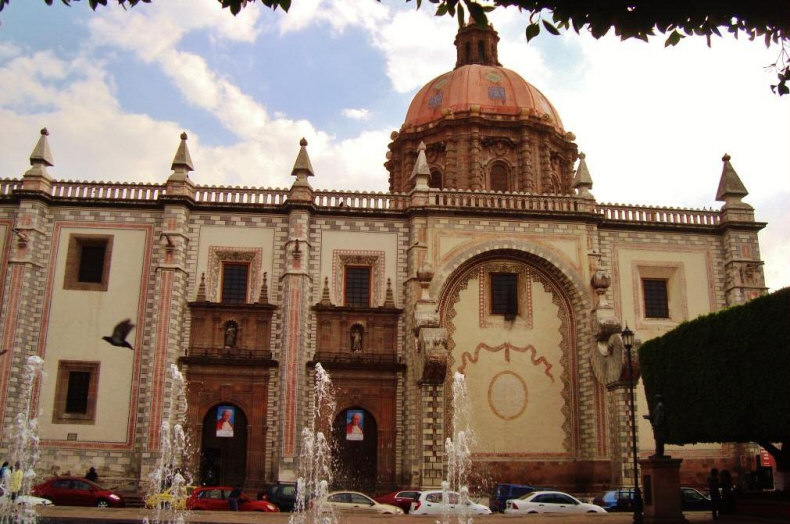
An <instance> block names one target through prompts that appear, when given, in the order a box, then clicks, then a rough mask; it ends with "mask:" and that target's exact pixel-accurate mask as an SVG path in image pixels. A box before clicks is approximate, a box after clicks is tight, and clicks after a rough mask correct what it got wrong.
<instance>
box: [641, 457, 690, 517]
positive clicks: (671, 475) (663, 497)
mask: <svg viewBox="0 0 790 524" xmlns="http://www.w3.org/2000/svg"><path fill="white" fill-rule="evenodd" d="M681 462H683V460H682V459H673V458H670V457H663V458H654V457H650V458H649V459H647V460H640V461H639V465H640V466H641V468H642V486H644V487H643V490H642V499H643V502H644V515H645V518H644V522H645V524H658V523H662V524H674V523H678V524H681V523H686V522H688V521H687V520H686V519H685V517H683V511H682V509H681V504H680V463H681Z"/></svg>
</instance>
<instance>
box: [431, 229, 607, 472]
mask: <svg viewBox="0 0 790 524" xmlns="http://www.w3.org/2000/svg"><path fill="white" fill-rule="evenodd" d="M507 244H508V241H502V240H498V241H492V242H490V243H488V245H476V246H472V247H470V248H469V249H467V250H463V251H462V252H460V253H456V254H455V256H454V257H453V258H452V259H450V260H447V261H444V262H445V263H444V264H442V265H441V267H440V269H439V271H438V272H437V274H436V275H435V277H434V279H433V284H432V286H433V287H432V291H433V292H434V293H433V294H434V296H437V297H438V298H439V304H440V307H439V313H440V322H441V325H442V327H445V328H446V329H447V331H448V352H449V360H448V377H447V381H446V385H447V388H446V390H445V391H446V397H445V398H446V402H447V410H446V413H447V418H446V427H447V428H448V436H449V434H450V433H449V432H450V431H452V426H451V420H450V417H451V407H450V403H451V400H452V399H451V398H450V388H449V385H450V383H451V380H452V375H453V374H454V373H455V372H456V371H461V372H462V373H464V374H465V375H466V377H467V384H468V388H469V389H470V394H469V396H470V398H472V399H473V400H472V401H471V402H472V403H473V408H474V409H473V413H472V420H473V421H475V422H473V426H476V427H473V429H474V430H475V432H476V433H477V437H478V438H477V443H476V445H475V446H474V448H473V452H474V455H475V459H476V460H483V461H489V462H501V463H507V464H512V463H513V462H514V461H518V460H525V461H536V460H546V461H548V460H563V459H565V460H567V459H570V460H573V459H574V458H576V457H578V455H579V451H580V448H581V443H580V438H581V437H580V416H581V415H580V398H579V397H580V395H579V393H580V376H579V375H580V362H582V361H586V354H583V353H584V352H582V351H580V347H586V345H585V344H580V343H579V341H580V340H585V338H589V336H590V333H589V328H586V326H587V325H588V324H589V313H588V312H589V311H590V303H589V298H588V296H587V292H586V287H587V286H585V285H584V283H583V279H582V277H581V275H580V274H579V272H578V270H576V269H575V268H573V267H572V265H571V264H569V263H568V262H567V260H566V259H563V257H562V256H561V255H559V254H557V253H555V252H553V251H550V250H547V249H545V248H541V247H540V246H534V245H532V246H529V249H530V251H527V250H526V249H525V246H523V245H516V244H517V242H515V241H514V242H513V243H512V244H513V245H512V246H510V247H509V246H508V245H507ZM486 248H488V249H486ZM492 273H515V274H518V275H519V276H518V282H519V284H518V286H519V289H520V291H519V314H518V316H517V317H516V318H515V319H511V320H507V319H504V318H503V317H501V316H500V317H498V316H497V315H492V314H490V313H491V312H490V310H489V309H487V303H488V301H489V300H490V293H491V290H490V287H491V286H490V275H491V274H492ZM470 288H473V289H470ZM474 411H477V413H475V412H474ZM596 416H600V414H596ZM513 473H514V474H519V472H517V471H514V472H513ZM523 474H526V473H523Z"/></svg>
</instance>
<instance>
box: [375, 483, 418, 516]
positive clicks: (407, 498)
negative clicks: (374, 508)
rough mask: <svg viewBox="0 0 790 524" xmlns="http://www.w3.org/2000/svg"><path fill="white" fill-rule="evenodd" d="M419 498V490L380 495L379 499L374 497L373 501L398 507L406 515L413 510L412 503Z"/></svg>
mask: <svg viewBox="0 0 790 524" xmlns="http://www.w3.org/2000/svg"><path fill="white" fill-rule="evenodd" d="M419 497H420V491H419V490H416V489H407V490H403V491H393V492H392V493H387V494H386V495H379V496H378V497H373V500H375V501H376V502H381V503H382V504H389V505H390V506H397V507H399V508H400V509H402V510H403V512H404V513H408V512H409V510H410V509H411V503H412V502H414V501H415V500H417V499H418V498H419Z"/></svg>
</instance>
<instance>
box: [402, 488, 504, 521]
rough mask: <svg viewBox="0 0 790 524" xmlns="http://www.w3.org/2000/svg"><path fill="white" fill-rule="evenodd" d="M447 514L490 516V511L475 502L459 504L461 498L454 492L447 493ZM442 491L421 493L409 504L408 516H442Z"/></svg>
mask: <svg viewBox="0 0 790 524" xmlns="http://www.w3.org/2000/svg"><path fill="white" fill-rule="evenodd" d="M447 502H448V508H447V509H448V513H450V514H453V515H458V514H461V515H490V514H491V510H490V509H489V508H488V507H486V506H483V505H482V504H478V503H476V502H472V501H471V500H470V501H467V502H466V504H461V496H460V495H459V494H458V493H456V492H455V491H449V492H447ZM443 513H444V506H443V504H442V491H441V490H437V491H423V492H422V493H420V496H419V497H417V500H415V501H414V502H412V503H411V509H410V510H409V515H442V514H443Z"/></svg>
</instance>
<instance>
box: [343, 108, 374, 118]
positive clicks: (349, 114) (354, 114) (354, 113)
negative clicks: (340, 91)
mask: <svg viewBox="0 0 790 524" xmlns="http://www.w3.org/2000/svg"><path fill="white" fill-rule="evenodd" d="M342 113H343V116H344V117H346V118H350V119H351V120H367V119H369V118H370V111H368V110H367V109H344V110H343V111H342Z"/></svg>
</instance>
